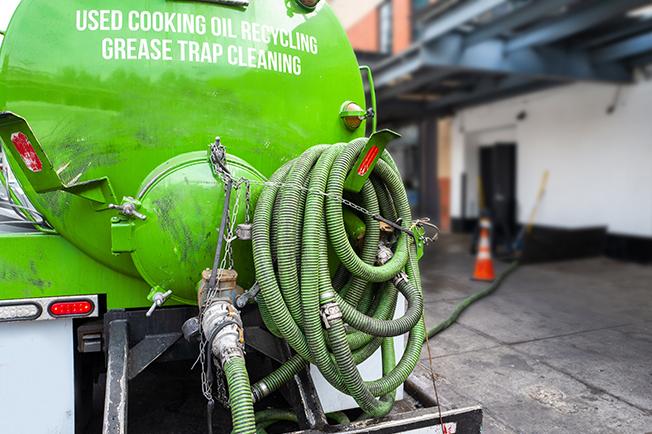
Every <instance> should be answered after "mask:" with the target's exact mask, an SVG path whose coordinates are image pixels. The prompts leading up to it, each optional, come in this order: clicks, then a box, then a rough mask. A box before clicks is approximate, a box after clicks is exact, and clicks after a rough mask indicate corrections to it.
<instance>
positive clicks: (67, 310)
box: [48, 300, 94, 316]
mask: <svg viewBox="0 0 652 434" xmlns="http://www.w3.org/2000/svg"><path fill="white" fill-rule="evenodd" d="M93 308H94V306H93V302H92V301H90V300H74V301H55V302H54V303H52V304H51V305H50V307H49V308H48V311H49V312H50V315H52V316H81V315H88V314H90V313H91V312H93Z"/></svg>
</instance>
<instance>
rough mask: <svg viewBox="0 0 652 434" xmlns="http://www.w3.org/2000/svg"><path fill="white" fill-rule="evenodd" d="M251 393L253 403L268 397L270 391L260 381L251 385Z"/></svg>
mask: <svg viewBox="0 0 652 434" xmlns="http://www.w3.org/2000/svg"><path fill="white" fill-rule="evenodd" d="M251 393H252V394H253V395H254V402H259V401H260V400H262V399H263V398H264V397H266V396H267V395H269V393H270V391H269V388H268V387H267V384H265V383H263V382H262V381H261V382H259V383H256V384H254V385H253V387H252V388H251Z"/></svg>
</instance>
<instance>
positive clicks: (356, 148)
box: [252, 139, 425, 417]
mask: <svg viewBox="0 0 652 434" xmlns="http://www.w3.org/2000/svg"><path fill="white" fill-rule="evenodd" d="M366 142H367V139H357V140H354V141H353V142H351V143H349V144H336V145H330V146H326V145H320V146H315V147H313V148H311V149H309V150H308V151H306V152H305V153H304V154H303V155H301V156H300V157H299V158H297V159H295V160H293V161H290V162H289V163H287V164H285V165H284V166H283V167H282V168H280V169H279V170H278V171H277V172H276V173H275V174H274V175H273V176H272V178H271V179H270V181H271V182H270V183H268V185H267V186H266V187H265V188H264V190H263V192H262V193H261V195H260V197H259V199H258V203H257V205H256V212H255V216H254V223H253V249H254V252H255V254H254V265H255V269H256V279H257V281H258V284H259V286H260V288H261V292H260V294H259V296H258V303H259V309H260V311H261V316H262V317H263V320H264V321H265V324H266V325H267V327H268V328H269V330H270V331H271V332H272V333H274V334H275V335H277V336H279V337H281V338H283V339H285V340H286V341H287V342H288V343H289V345H290V346H291V347H292V348H293V349H294V351H295V352H296V355H295V356H293V357H291V358H290V359H289V360H288V361H287V362H286V363H285V364H283V365H282V366H281V367H280V368H279V369H277V370H276V371H274V372H273V373H271V374H270V375H268V376H267V377H265V378H264V379H262V380H261V381H259V382H258V383H256V384H255V385H253V387H252V391H253V395H254V400H260V399H261V398H263V397H264V396H267V395H268V394H269V393H271V392H273V391H275V390H277V389H278V388H279V387H280V386H281V385H283V384H284V383H285V382H287V381H289V380H290V379H291V378H292V376H294V375H295V374H296V373H297V372H299V371H300V370H301V369H303V368H305V366H307V364H308V363H312V364H315V365H316V366H317V367H318V368H319V370H320V371H321V373H322V374H323V375H324V377H325V378H326V379H327V380H328V381H329V382H330V383H331V384H332V385H333V386H334V387H335V388H337V389H338V390H340V391H341V392H344V393H346V394H349V395H351V396H353V397H354V399H355V400H356V402H357V403H358V405H359V406H360V408H361V409H362V410H364V411H365V413H367V414H369V415H371V416H374V417H379V416H384V415H386V414H387V413H388V412H389V411H390V410H391V408H392V405H393V402H394V392H395V390H396V389H397V388H398V387H399V386H400V385H401V384H402V383H403V382H404V381H405V380H406V378H407V376H408V375H409V374H410V373H411V372H412V370H413V369H414V367H415V366H416V364H417V362H418V360H419V356H420V353H421V347H422V343H423V339H424V336H425V328H424V323H423V295H422V291H421V280H420V276H419V270H418V265H417V260H416V253H415V247H414V245H413V243H412V240H411V238H410V237H409V236H408V235H406V234H405V233H404V232H399V234H398V238H397V239H396V241H395V242H393V243H391V248H392V251H393V256H392V258H391V259H390V260H389V261H388V262H386V263H385V264H382V265H377V264H376V256H377V252H378V246H379V242H381V240H384V239H382V238H381V231H380V227H379V223H378V222H377V221H376V220H375V219H374V218H373V217H372V216H370V215H367V214H364V215H361V216H360V217H361V218H362V219H363V220H364V223H365V226H366V230H365V238H364V242H363V246H362V248H361V249H360V252H359V253H358V252H356V250H355V249H354V248H353V246H352V245H351V242H350V241H349V237H348V235H347V232H346V229H345V225H344V217H343V211H342V207H343V205H342V202H341V198H342V195H343V185H344V181H345V179H346V177H347V175H348V173H349V171H350V170H351V168H352V167H353V165H354V163H355V161H356V159H357V157H358V155H359V154H360V152H361V151H362V149H363V148H364V146H365V144H366ZM350 199H351V200H354V201H355V202H357V203H359V204H360V205H361V206H363V207H364V208H365V209H367V210H369V211H370V212H371V214H380V215H382V216H383V217H385V218H388V219H392V220H394V221H396V220H397V219H399V218H400V221H401V223H402V225H403V226H404V227H406V228H409V227H410V225H411V224H412V216H411V212H410V206H409V203H408V199H407V194H406V192H405V188H404V187H403V183H402V181H401V177H400V175H399V173H398V170H397V168H396V165H395V164H394V162H393V160H392V159H391V157H390V156H389V154H387V153H384V154H383V155H382V158H381V159H380V160H379V161H378V162H377V164H376V167H375V169H374V171H373V173H372V175H371V178H370V180H369V181H367V182H366V184H365V185H364V187H363V189H362V191H361V192H360V193H359V194H358V195H354V196H352V197H351V198H350ZM329 252H331V254H330V258H329ZM333 252H334V255H335V256H336V257H337V261H338V262H339V263H340V269H339V270H338V272H337V273H336V275H337V277H336V278H333V277H332V273H331V266H332V265H333V262H334V259H335V258H334V257H333ZM329 259H330V263H329ZM401 273H406V275H407V277H408V279H396V280H394V279H395V278H396V277H397V276H398V275H399V274H401ZM334 281H335V284H334ZM394 283H395V284H394ZM399 292H400V293H401V294H403V295H404V296H405V298H406V300H407V303H408V308H407V310H406V312H405V314H404V315H403V316H402V317H401V318H397V319H392V318H393V315H394V310H395V307H396V303H397V297H398V294H399ZM334 304H336V305H337V307H339V311H340V312H341V317H339V318H338V315H334V316H333V317H331V319H329V320H328V325H327V326H326V327H324V322H323V318H322V315H321V313H322V309H323V307H324V306H325V305H326V306H331V307H332V306H333V305H334ZM408 332H409V338H408V343H407V346H406V348H405V351H404V353H403V357H401V359H400V360H399V361H398V363H396V360H395V355H394V345H393V340H392V339H391V338H392V337H394V336H399V335H402V334H404V333H408ZM381 345H382V359H383V376H382V377H381V378H380V379H377V380H375V381H363V379H362V377H361V375H360V373H359V371H358V369H357V364H359V363H361V362H363V361H364V360H366V359H367V358H368V357H370V356H371V355H372V354H373V353H374V352H375V351H376V350H378V348H379V347H381ZM379 397H380V399H379Z"/></svg>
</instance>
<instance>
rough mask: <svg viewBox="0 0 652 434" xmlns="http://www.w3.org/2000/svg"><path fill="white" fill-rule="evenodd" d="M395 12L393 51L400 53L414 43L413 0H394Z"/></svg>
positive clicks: (393, 10)
mask: <svg viewBox="0 0 652 434" xmlns="http://www.w3.org/2000/svg"><path fill="white" fill-rule="evenodd" d="M392 13H393V21H394V24H393V27H394V32H393V44H392V50H393V52H394V53H395V54H396V53H400V52H401V51H403V50H405V49H406V48H408V47H409V46H410V44H411V43H412V2H411V0H392Z"/></svg>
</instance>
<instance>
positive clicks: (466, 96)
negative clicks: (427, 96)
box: [426, 77, 552, 113]
mask: <svg viewBox="0 0 652 434" xmlns="http://www.w3.org/2000/svg"><path fill="white" fill-rule="evenodd" d="M551 85H552V84H551V83H550V82H543V81H536V80H529V79H525V78H515V77H509V78H506V79H504V80H499V81H495V80H487V81H483V82H481V83H479V84H478V86H476V88H475V89H473V90H472V91H470V92H455V93H453V94H451V95H448V96H446V97H444V98H441V99H440V100H438V101H434V102H432V103H430V104H429V105H428V106H427V107H426V111H427V112H430V113H438V112H445V111H448V110H450V109H452V108H462V107H468V106H471V105H476V104H482V103H484V102H487V101H495V100H497V99H504V98H509V97H513V96H516V95H519V94H523V93H527V92H532V91H535V90H540V89H543V88H545V87H550V86H551Z"/></svg>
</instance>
